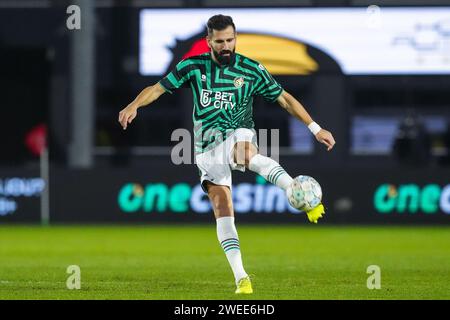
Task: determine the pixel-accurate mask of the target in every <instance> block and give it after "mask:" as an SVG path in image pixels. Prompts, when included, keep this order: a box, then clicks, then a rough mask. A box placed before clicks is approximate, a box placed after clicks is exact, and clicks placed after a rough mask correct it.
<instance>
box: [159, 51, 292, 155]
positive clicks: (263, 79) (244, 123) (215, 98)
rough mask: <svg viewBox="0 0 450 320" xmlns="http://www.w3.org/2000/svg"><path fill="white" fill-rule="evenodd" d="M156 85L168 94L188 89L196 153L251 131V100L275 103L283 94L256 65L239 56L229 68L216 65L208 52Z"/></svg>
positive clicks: (265, 72) (180, 63)
mask: <svg viewBox="0 0 450 320" xmlns="http://www.w3.org/2000/svg"><path fill="white" fill-rule="evenodd" d="M159 83H160V84H161V86H162V87H163V88H164V89H165V90H166V91H167V92H169V93H172V92H173V91H174V90H175V89H177V88H179V87H181V86H183V85H189V86H190V87H191V89H192V92H193V99H194V109H193V121H194V140H195V151H196V152H206V151H208V150H210V149H211V148H213V147H214V146H215V145H217V144H218V143H220V142H222V141H223V140H225V139H226V138H227V137H228V135H229V134H230V133H231V132H232V131H233V130H235V129H238V128H249V129H253V128H254V122H253V97H254V96H262V97H263V98H264V99H265V100H267V101H269V102H274V101H276V100H277V99H278V97H279V96H280V95H281V93H282V92H283V89H282V87H281V86H280V84H279V83H278V82H277V81H275V79H274V78H273V77H272V76H271V75H270V73H269V72H268V71H267V70H266V69H265V68H264V67H263V66H262V65H261V64H260V63H259V62H257V61H255V60H252V59H250V58H247V57H245V56H243V55H241V54H238V53H236V54H235V55H234V59H233V60H232V61H231V63H230V64H229V65H220V64H218V63H216V62H215V61H214V60H212V58H211V54H210V53H205V54H201V55H198V56H194V57H190V58H187V59H185V60H182V61H181V62H179V63H178V64H177V65H176V67H175V69H174V70H172V71H171V72H170V73H169V74H168V75H167V76H166V77H165V78H163V79H162V80H161V81H159Z"/></svg>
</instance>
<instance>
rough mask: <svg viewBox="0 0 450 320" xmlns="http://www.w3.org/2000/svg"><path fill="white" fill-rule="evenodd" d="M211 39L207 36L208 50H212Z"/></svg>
mask: <svg viewBox="0 0 450 320" xmlns="http://www.w3.org/2000/svg"><path fill="white" fill-rule="evenodd" d="M210 41H211V39H210V38H209V36H206V44H207V45H208V48H210V49H211V43H210Z"/></svg>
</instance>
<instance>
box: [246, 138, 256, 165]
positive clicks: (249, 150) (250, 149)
mask: <svg viewBox="0 0 450 320" xmlns="http://www.w3.org/2000/svg"><path fill="white" fill-rule="evenodd" d="M257 153H258V150H256V147H255V146H254V145H253V144H251V143H248V144H246V147H245V163H244V164H245V166H246V167H247V168H248V165H249V163H250V160H252V158H253V157H254V156H255V155H256V154H257Z"/></svg>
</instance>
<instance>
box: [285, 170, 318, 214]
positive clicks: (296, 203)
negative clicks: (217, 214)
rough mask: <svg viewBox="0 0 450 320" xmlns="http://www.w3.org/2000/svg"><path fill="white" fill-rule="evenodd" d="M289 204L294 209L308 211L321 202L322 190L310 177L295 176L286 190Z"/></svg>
mask: <svg viewBox="0 0 450 320" xmlns="http://www.w3.org/2000/svg"><path fill="white" fill-rule="evenodd" d="M286 195H287V198H288V201H289V204H290V205H291V206H293V207H294V208H295V209H298V210H301V211H309V210H311V209H314V208H315V207H317V206H318V205H319V204H320V203H321V201H322V188H321V187H320V184H319V183H318V182H317V181H316V179H314V178H313V177H310V176H297V177H295V178H294V180H293V181H292V183H291V185H290V186H289V187H288V188H287V190H286Z"/></svg>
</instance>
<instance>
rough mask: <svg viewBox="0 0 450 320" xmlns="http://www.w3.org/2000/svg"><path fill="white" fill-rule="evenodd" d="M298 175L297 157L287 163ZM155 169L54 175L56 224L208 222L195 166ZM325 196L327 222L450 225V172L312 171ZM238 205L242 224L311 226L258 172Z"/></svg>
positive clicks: (237, 188) (243, 178) (237, 191)
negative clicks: (281, 223)
mask: <svg viewBox="0 0 450 320" xmlns="http://www.w3.org/2000/svg"><path fill="white" fill-rule="evenodd" d="M283 164H284V165H285V168H286V169H287V170H288V171H290V172H293V171H295V170H294V168H295V167H296V163H295V160H294V159H289V160H288V161H286V159H285V161H283ZM149 168H152V169H151V170H150V169H148V170H147V169H138V168H134V169H128V170H127V169H115V170H114V171H109V170H99V169H98V170H92V171H90V170H89V171H77V172H74V171H70V172H69V171H67V172H65V171H61V172H57V173H54V174H53V175H52V176H53V180H52V188H51V189H52V190H53V192H52V193H51V221H58V222H59V221H61V222H63V221H69V222H89V221H92V222H95V221H97V222H179V223H189V222H210V221H212V220H213V215H212V211H211V206H210V203H209V200H208V198H207V196H206V195H205V194H204V192H203V190H202V189H201V186H200V184H199V181H198V177H197V174H196V170H195V168H194V167H193V166H183V165H181V166H174V165H171V164H169V163H167V162H161V163H155V164H154V165H152V166H149ZM302 174H308V175H311V176H313V177H315V178H316V179H317V180H318V181H319V182H320V184H321V186H322V189H323V192H324V204H325V206H326V209H327V213H326V215H325V218H324V219H323V220H321V222H322V223H323V224H327V223H342V224H345V223H369V224H370V223H375V224H378V223H380V224H383V223H450V213H449V208H450V191H449V190H450V187H449V184H448V181H447V180H446V177H448V176H450V175H448V172H446V171H443V170H442V171H440V170H423V171H421V172H415V174H412V173H411V172H410V171H400V170H392V171H386V170H384V171H381V170H380V172H368V171H366V170H359V171H358V170H339V171H336V170H326V171H324V170H320V171H318V170H314V169H307V168H303V170H302ZM233 202H234V209H235V214H236V216H237V218H238V219H239V220H240V221H243V222H268V223H278V222H289V223H299V224H307V223H308V221H307V219H306V216H305V214H304V213H302V212H299V211H296V210H294V209H292V208H291V207H290V206H289V205H288V203H287V200H286V197H285V196H284V193H283V191H282V190H281V189H279V188H277V187H275V186H273V185H271V184H270V183H267V182H265V181H264V180H263V179H262V178H260V177H258V176H256V175H255V174H253V173H249V172H246V173H236V174H235V175H234V177H233Z"/></svg>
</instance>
